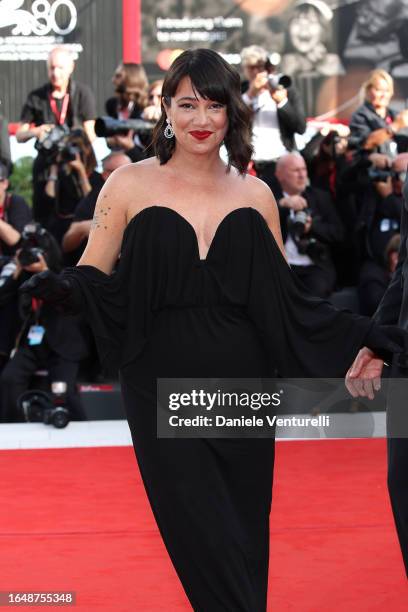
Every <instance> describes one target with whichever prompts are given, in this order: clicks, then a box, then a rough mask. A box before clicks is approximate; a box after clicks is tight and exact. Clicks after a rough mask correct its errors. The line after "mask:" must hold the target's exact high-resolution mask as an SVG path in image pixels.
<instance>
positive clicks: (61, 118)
mask: <svg viewBox="0 0 408 612" xmlns="http://www.w3.org/2000/svg"><path fill="white" fill-rule="evenodd" d="M49 100H50V106H51V110H52V112H53V114H54V116H55V118H56V120H57V123H58V124H59V125H64V123H65V119H66V118H67V112H68V104H69V93H66V94H65V96H64V97H63V99H62V106H61V111H59V110H58V106H57V101H56V99H55V98H53V96H52V95H51V94H50V97H49Z"/></svg>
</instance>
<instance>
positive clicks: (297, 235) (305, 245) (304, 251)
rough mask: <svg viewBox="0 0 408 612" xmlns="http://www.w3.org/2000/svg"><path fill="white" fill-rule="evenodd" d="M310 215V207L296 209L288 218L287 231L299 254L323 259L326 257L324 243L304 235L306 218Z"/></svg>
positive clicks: (314, 259)
mask: <svg viewBox="0 0 408 612" xmlns="http://www.w3.org/2000/svg"><path fill="white" fill-rule="evenodd" d="M311 215H312V211H311V210H310V208H304V209H303V210H298V211H297V212H296V213H295V214H294V216H293V217H289V218H288V232H289V235H290V236H291V237H292V239H293V242H294V243H295V244H296V247H297V250H298V251H299V253H300V254H301V255H308V256H309V257H310V259H312V260H313V261H323V260H324V259H326V257H327V251H326V248H325V246H324V244H322V243H321V242H319V241H318V240H316V238H314V237H312V236H307V235H305V226H306V223H307V219H308V217H310V216H311Z"/></svg>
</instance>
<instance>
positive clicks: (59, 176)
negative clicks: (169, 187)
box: [0, 45, 408, 427]
mask: <svg viewBox="0 0 408 612" xmlns="http://www.w3.org/2000/svg"><path fill="white" fill-rule="evenodd" d="M241 58H242V76H243V81H242V96H243V100H244V102H245V103H246V104H247V105H248V107H249V108H250V109H251V111H252V126H253V147H254V153H253V159H252V162H251V164H250V167H249V168H248V172H250V173H252V174H256V175H257V176H259V177H260V178H261V179H262V180H264V181H265V182H266V183H267V184H268V185H269V186H270V188H271V189H272V191H273V192H274V194H275V197H276V200H277V203H278V208H279V213H280V217H281V226H282V234H283V239H284V242H285V249H286V253H287V258H288V261H289V263H290V265H291V267H292V269H293V270H294V272H295V273H296V274H297V275H298V276H299V277H300V278H301V280H302V281H303V283H304V285H305V286H306V287H307V288H308V289H309V290H310V292H311V293H313V294H315V295H319V296H321V297H325V298H328V299H331V300H332V301H333V303H334V304H335V305H339V306H346V307H349V308H352V309H355V310H358V311H359V312H360V313H362V314H366V315H371V314H373V313H374V311H375V309H376V307H377V305H378V303H379V301H380V299H381V297H382V295H383V293H384V291H385V289H386V287H387V285H388V283H389V280H390V277H391V275H392V273H393V271H394V269H395V267H396V264H397V258H398V249H399V229H400V227H399V224H400V213H401V207H402V206H403V198H402V186H403V183H404V181H405V177H406V172H407V164H408V130H407V128H408V110H402V111H400V112H399V113H396V112H394V111H393V110H392V109H391V108H390V102H391V98H392V96H393V81H392V78H391V77H390V76H389V75H388V74H387V73H386V72H384V71H383V70H375V71H374V72H372V73H371V74H370V75H369V77H368V79H367V81H366V82H365V83H364V84H363V86H362V92H363V99H362V104H361V106H360V107H359V108H358V109H357V110H356V111H355V112H354V114H353V116H352V118H351V121H350V123H349V125H348V126H346V125H344V124H330V123H323V122H321V123H317V122H315V123H314V124H313V123H311V124H309V125H313V126H314V128H313V131H311V130H310V129H308V138H304V139H303V142H302V138H301V137H302V135H304V134H305V132H306V130H307V122H306V117H305V112H304V109H303V104H302V100H301V97H300V95H299V93H298V91H297V89H296V83H295V82H294V81H292V78H291V75H285V74H280V73H279V69H278V66H277V65H275V63H274V62H273V61H271V59H272V60H273V57H270V56H269V55H268V53H267V51H266V50H264V49H262V48H261V47H258V46H255V45H252V46H250V47H247V48H246V49H243V51H242V53H241ZM47 65H48V77H49V78H48V82H47V83H46V84H45V85H43V86H41V87H39V88H38V89H36V90H35V91H33V92H31V93H29V95H28V97H27V100H26V102H25V104H24V107H23V110H22V113H21V121H20V124H19V128H18V130H17V133H16V137H17V141H18V142H25V141H27V140H29V139H31V138H34V139H35V143H36V144H35V146H36V149H37V151H38V155H37V157H36V159H35V161H34V165H33V206H32V208H30V207H29V206H28V205H27V204H26V203H25V201H24V200H23V199H22V198H21V197H20V196H19V195H18V194H15V193H12V192H10V190H9V174H10V170H11V164H10V158H9V154H8V153H7V152H6V150H5V149H6V147H5V145H3V147H2V149H1V151H0V158H1V159H0V320H1V325H0V373H1V375H0V422H7V421H19V420H24V419H28V420H30V419H38V418H42V419H43V420H44V421H45V422H53V423H54V424H55V425H56V426H60V427H62V426H64V425H66V423H67V422H68V420H69V419H70V418H73V419H83V418H85V416H84V411H83V409H82V406H81V402H80V397H79V394H78V392H77V380H78V376H79V375H81V376H82V377H83V378H84V379H86V380H93V381H95V380H98V379H99V378H100V377H101V372H100V370H99V366H98V361H97V356H96V351H95V348H94V346H93V343H92V339H91V335H90V334H89V331H88V329H87V327H86V325H85V324H84V322H83V321H82V320H81V319H80V318H78V317H73V316H72V317H66V316H62V315H61V314H60V313H59V312H58V308H55V307H53V308H50V307H49V306H47V304H45V303H41V302H38V301H36V300H31V299H27V297H26V296H24V295H23V294H20V293H19V291H18V288H19V286H20V285H21V284H22V282H24V280H25V279H26V278H28V277H29V276H30V275H32V274H34V273H37V272H41V271H43V270H46V269H51V270H54V271H56V272H58V271H59V270H61V269H62V267H64V266H72V265H75V264H76V262H77V261H78V259H79V257H80V256H81V254H82V252H83V249H84V247H85V245H86V241H87V237H88V235H89V231H90V228H91V222H92V217H93V213H94V209H95V204H96V200H97V197H98V194H99V191H100V189H101V187H102V185H103V183H104V181H105V180H106V179H107V177H108V176H109V174H110V173H111V172H113V171H114V170H115V169H116V168H118V167H120V166H122V165H124V164H128V163H131V162H135V161H139V160H140V159H143V158H144V157H147V156H151V155H152V154H153V151H152V150H151V147H150V138H151V129H152V127H153V126H154V124H155V122H156V121H157V120H158V118H159V117H160V114H161V85H162V82H161V81H155V82H153V83H151V84H150V85H149V83H148V80H147V77H146V73H145V71H144V69H143V67H142V66H141V65H137V64H119V66H118V67H117V69H116V71H115V73H114V75H113V78H112V82H113V86H114V95H113V96H112V97H111V98H109V99H108V100H107V101H106V103H105V110H106V112H105V115H104V116H103V117H99V118H96V105H95V100H94V97H93V94H92V92H91V91H90V89H89V88H88V87H87V86H86V85H83V84H81V83H78V82H76V81H75V80H74V79H73V77H72V73H73V70H74V62H73V60H72V56H71V55H70V53H69V52H68V51H66V50H65V49H64V48H62V47H58V48H56V49H54V50H53V52H51V54H50V56H49V59H48V63H47ZM0 128H1V129H2V130H3V127H2V126H1V125H0ZM3 131H4V130H3ZM96 136H100V137H104V138H106V142H107V145H108V147H109V148H110V150H111V152H110V154H109V155H107V156H106V157H105V158H104V159H103V160H102V172H97V160H96V158H95V153H94V149H93V146H92V142H93V141H94V139H95V137H96ZM2 142H3V143H4V138H3V139H2ZM305 143H306V144H305ZM41 374H45V375H46V379H47V381H48V383H47V384H48V387H47V389H48V390H49V388H51V389H52V393H48V391H47V392H44V391H42V390H41V384H40V383H39V377H40V376H41ZM111 374H114V373H111ZM50 384H51V387H50ZM32 388H35V389H36V395H35V402H34V401H33V396H32V395H31V396H28V395H27V393H28V392H29V390H30V389H32ZM27 398H28V399H27ZM30 411H31V412H30Z"/></svg>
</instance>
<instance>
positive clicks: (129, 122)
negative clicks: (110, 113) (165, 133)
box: [95, 117, 155, 138]
mask: <svg viewBox="0 0 408 612" xmlns="http://www.w3.org/2000/svg"><path fill="white" fill-rule="evenodd" d="M154 126H155V124H154V123H151V122H150V121H144V119H114V118H113V117H98V118H97V120H96V121H95V134H96V135H97V136H100V137H102V138H109V137H110V136H126V134H127V133H128V132H129V130H133V131H134V132H136V133H137V134H139V135H141V134H150V133H151V132H152V130H153V128H154Z"/></svg>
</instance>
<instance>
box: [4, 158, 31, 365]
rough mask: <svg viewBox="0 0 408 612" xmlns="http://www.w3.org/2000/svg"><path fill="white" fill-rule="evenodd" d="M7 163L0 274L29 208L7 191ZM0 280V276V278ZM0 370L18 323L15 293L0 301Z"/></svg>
mask: <svg viewBox="0 0 408 612" xmlns="http://www.w3.org/2000/svg"><path fill="white" fill-rule="evenodd" d="M8 187H9V180H8V166H6V165H5V164H3V163H2V162H0V274H1V271H2V269H3V267H4V265H6V264H7V262H8V260H9V258H10V256H12V255H14V254H15V252H16V250H17V248H18V245H19V242H20V239H21V232H22V231H23V228H24V226H25V225H26V224H27V223H29V222H30V221H31V209H30V208H29V206H28V205H27V203H26V201H25V200H24V198H22V197H21V196H18V195H15V194H13V193H10V192H9V191H8ZM0 284H1V279H0ZM0 321H1V325H0V370H1V369H2V368H3V366H4V364H5V363H6V362H7V360H8V357H9V354H10V351H11V349H12V347H13V343H14V339H15V336H16V333H17V329H18V325H19V317H18V312H17V297H15V299H11V300H8V301H7V303H5V304H0Z"/></svg>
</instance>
